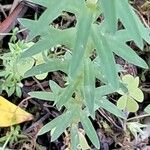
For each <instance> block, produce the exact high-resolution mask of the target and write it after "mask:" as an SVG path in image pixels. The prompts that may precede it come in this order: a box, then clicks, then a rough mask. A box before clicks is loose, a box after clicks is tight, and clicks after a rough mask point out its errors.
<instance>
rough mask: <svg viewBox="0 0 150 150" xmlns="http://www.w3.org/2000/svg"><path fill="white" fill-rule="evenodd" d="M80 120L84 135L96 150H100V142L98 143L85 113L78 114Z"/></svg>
mask: <svg viewBox="0 0 150 150" xmlns="http://www.w3.org/2000/svg"><path fill="white" fill-rule="evenodd" d="M80 119H81V123H82V125H83V128H84V130H85V133H86V134H87V136H88V137H89V139H90V141H91V142H92V143H93V145H94V146H95V147H96V148H97V149H100V142H99V139H98V136H97V134H96V131H95V129H94V127H93V125H92V123H91V121H90V120H89V118H88V117H87V116H86V114H85V113H81V114H80Z"/></svg>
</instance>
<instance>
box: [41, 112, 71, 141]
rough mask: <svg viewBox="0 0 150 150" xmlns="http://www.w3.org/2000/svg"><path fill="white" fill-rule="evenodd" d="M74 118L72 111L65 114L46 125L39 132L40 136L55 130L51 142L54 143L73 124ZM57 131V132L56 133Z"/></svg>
mask: <svg viewBox="0 0 150 150" xmlns="http://www.w3.org/2000/svg"><path fill="white" fill-rule="evenodd" d="M72 117H73V113H72V112H70V111H67V112H66V113H63V114H62V115H60V116H58V117H56V118H55V119H53V120H52V121H50V122H49V123H47V124H46V125H44V126H43V127H42V128H41V129H40V131H39V132H38V135H42V134H44V133H46V132H49V131H50V130H52V129H54V132H53V135H52V139H51V140H52V141H53V140H55V139H57V138H58V137H59V136H60V135H61V134H62V133H63V132H64V130H65V129H66V128H67V126H68V125H69V123H70V122H71V119H72ZM55 129H56V130H57V131H55Z"/></svg>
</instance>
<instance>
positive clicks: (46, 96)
mask: <svg viewBox="0 0 150 150" xmlns="http://www.w3.org/2000/svg"><path fill="white" fill-rule="evenodd" d="M28 94H29V95H30V96H31V97H33V98H37V99H41V100H46V101H55V100H56V96H55V94H53V93H52V92H44V91H36V92H30V93H28Z"/></svg>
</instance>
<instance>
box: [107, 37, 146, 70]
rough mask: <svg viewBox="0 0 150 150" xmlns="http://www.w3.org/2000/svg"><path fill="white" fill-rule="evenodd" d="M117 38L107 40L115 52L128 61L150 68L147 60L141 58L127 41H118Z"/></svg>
mask: <svg viewBox="0 0 150 150" xmlns="http://www.w3.org/2000/svg"><path fill="white" fill-rule="evenodd" d="M118 40H119V39H117V38H115V37H114V38H113V37H111V38H108V39H107V41H108V43H109V46H110V47H112V50H113V52H114V53H115V54H117V55H118V56H120V57H122V58H123V59H125V60H126V61H127V62H129V63H132V64H134V65H136V66H139V67H142V68H145V69H148V66H147V64H146V63H145V61H144V60H143V59H142V58H140V57H139V56H138V55H137V54H136V52H135V51H133V50H132V49H131V48H130V47H129V46H127V45H126V44H125V43H123V42H121V41H118Z"/></svg>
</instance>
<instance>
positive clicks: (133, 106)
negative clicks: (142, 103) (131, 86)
mask: <svg viewBox="0 0 150 150" xmlns="http://www.w3.org/2000/svg"><path fill="white" fill-rule="evenodd" d="M126 108H127V110H128V111H129V112H136V111H137V110H138V109H139V105H138V103H137V102H136V101H135V100H134V99H133V98H131V97H128V101H127V107H126Z"/></svg>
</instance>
